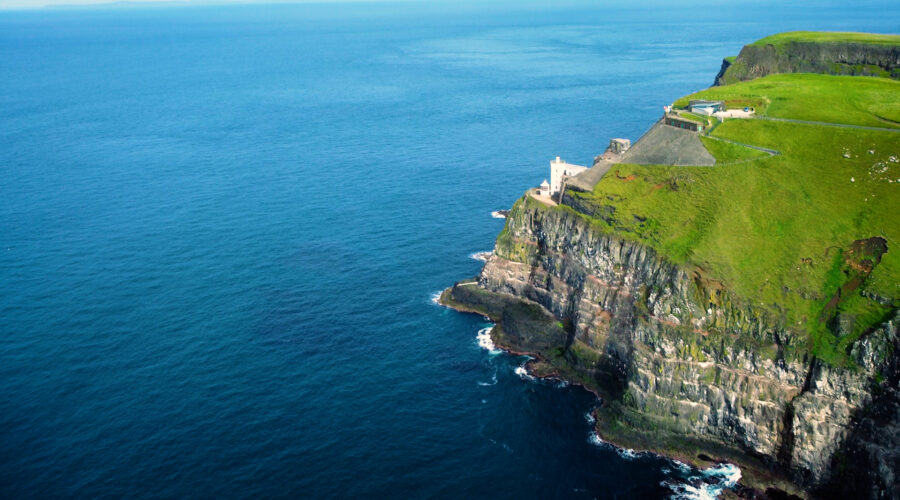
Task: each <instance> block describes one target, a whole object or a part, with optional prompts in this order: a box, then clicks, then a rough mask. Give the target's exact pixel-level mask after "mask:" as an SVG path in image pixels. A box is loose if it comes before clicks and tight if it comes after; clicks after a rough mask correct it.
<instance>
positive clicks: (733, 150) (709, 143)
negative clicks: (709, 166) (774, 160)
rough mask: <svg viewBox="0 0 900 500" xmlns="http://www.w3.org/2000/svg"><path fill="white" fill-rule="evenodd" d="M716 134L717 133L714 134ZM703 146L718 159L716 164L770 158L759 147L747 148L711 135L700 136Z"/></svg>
mask: <svg viewBox="0 0 900 500" xmlns="http://www.w3.org/2000/svg"><path fill="white" fill-rule="evenodd" d="M713 135H714V136H715V134H713ZM700 141H702V142H703V146H704V147H706V150H707V151H709V153H710V154H711V155H713V158H715V159H716V165H729V164H732V163H737V162H744V161H750V160H754V159H757V158H768V157H769V156H770V155H769V154H768V153H766V152H764V151H759V150H758V149H752V148H747V147H744V146H741V145H738V144H732V143H729V142H724V141H717V140H715V139H711V138H709V137H703V136H700Z"/></svg>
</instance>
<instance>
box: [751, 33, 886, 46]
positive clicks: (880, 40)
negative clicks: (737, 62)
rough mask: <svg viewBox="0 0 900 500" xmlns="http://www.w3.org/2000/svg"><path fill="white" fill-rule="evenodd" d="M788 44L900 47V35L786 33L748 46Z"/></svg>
mask: <svg viewBox="0 0 900 500" xmlns="http://www.w3.org/2000/svg"><path fill="white" fill-rule="evenodd" d="M789 42H813V43H848V42H852V43H868V44H874V45H900V35H881V34H877V33H852V32H845V33H841V32H833V31H788V32H786V33H779V34H777V35H772V36H768V37H766V38H763V39H761V40H757V41H756V42H753V43H751V44H750V45H774V46H776V47H778V46H781V45H784V44H786V43H789Z"/></svg>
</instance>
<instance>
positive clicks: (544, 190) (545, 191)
mask: <svg viewBox="0 0 900 500" xmlns="http://www.w3.org/2000/svg"><path fill="white" fill-rule="evenodd" d="M538 196H547V197H549V196H550V183H549V182H547V179H544V182H542V183H541V187H539V188H538Z"/></svg>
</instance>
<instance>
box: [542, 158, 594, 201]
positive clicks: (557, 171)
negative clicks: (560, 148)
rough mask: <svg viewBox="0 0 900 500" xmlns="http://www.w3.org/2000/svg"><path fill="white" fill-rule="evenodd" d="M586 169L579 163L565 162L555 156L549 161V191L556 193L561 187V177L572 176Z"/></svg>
mask: <svg viewBox="0 0 900 500" xmlns="http://www.w3.org/2000/svg"><path fill="white" fill-rule="evenodd" d="M587 169H588V168H587V167H582V166H581V165H573V164H571V163H566V162H564V161H562V160H560V159H559V156H557V157H556V159H555V160H552V161H551V162H550V193H551V194H556V193H558V192H559V190H560V189H562V181H563V177H572V176H574V175H578V174H580V173H581V172H584V171H585V170H587Z"/></svg>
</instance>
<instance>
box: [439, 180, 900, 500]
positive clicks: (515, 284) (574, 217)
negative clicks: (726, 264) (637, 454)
mask: <svg viewBox="0 0 900 500" xmlns="http://www.w3.org/2000/svg"><path fill="white" fill-rule="evenodd" d="M569 201H570V202H572V201H573V200H569ZM465 289H468V291H466V290H465ZM450 296H452V297H453V299H454V300H456V301H457V302H460V303H466V302H468V303H470V304H473V305H474V306H473V309H475V310H480V311H482V312H485V313H487V314H489V315H491V316H492V317H494V319H495V320H497V321H498V322H499V328H498V334H499V335H501V336H502V339H501V340H502V342H501V343H505V344H507V346H508V347H511V348H513V349H515V350H518V351H528V352H533V353H535V354H537V355H538V356H540V358H541V359H543V360H546V361H547V362H549V363H550V364H553V365H556V366H557V367H558V368H559V370H560V371H561V372H562V373H563V374H568V375H569V377H570V378H575V379H577V380H578V381H581V382H582V383H585V385H588V386H589V387H592V388H595V389H597V390H598V391H601V393H602V395H603V397H604V405H603V407H604V411H605V412H606V413H605V414H604V416H603V418H605V419H609V420H613V421H615V422H614V423H615V426H617V428H628V429H632V430H635V431H637V432H639V433H642V434H644V435H645V436H647V435H650V436H653V435H659V436H662V435H666V436H676V437H684V438H690V439H696V440H699V442H702V443H706V444H708V445H709V446H708V447H707V448H703V449H713V448H714V447H716V446H721V447H724V448H725V449H731V450H739V451H740V452H741V453H746V454H747V456H753V457H757V458H762V459H763V461H765V462H766V463H767V464H769V465H770V466H771V467H773V468H777V469H781V470H784V471H788V473H790V474H791V475H792V477H793V478H794V480H795V481H797V482H798V483H799V484H802V485H803V486H804V487H805V488H812V489H816V488H821V489H822V491H824V492H826V493H827V492H829V491H830V492H831V493H834V494H838V492H839V491H841V490H838V489H834V488H831V489H830V490H828V489H826V488H825V487H826V485H832V486H834V485H838V486H839V487H841V488H843V487H844V486H846V485H847V482H846V481H843V478H845V477H848V476H854V477H857V476H855V475H856V474H859V472H860V471H859V469H865V470H866V471H867V474H868V476H872V477H874V478H877V479H878V481H876V482H868V483H866V484H867V487H868V488H869V489H871V492H870V496H872V497H878V496H885V497H892V496H893V497H897V496H900V485H898V483H897V482H896V480H895V478H894V474H895V473H896V471H897V470H898V468H897V465H898V457H897V455H898V454H900V452H898V451H897V450H898V448H897V447H896V446H893V445H892V443H894V441H896V440H897V439H898V438H897V437H896V436H898V435H900V434H897V433H896V432H893V431H892V430H891V429H900V412H898V409H900V398H898V397H897V396H896V394H897V388H898V385H897V384H898V379H900V369H898V366H897V365H898V363H897V362H896V361H895V358H894V356H893V352H894V349H895V348H896V347H897V346H898V335H897V332H896V329H895V324H896V323H897V321H898V318H895V319H894V320H893V321H892V322H889V323H887V324H885V325H884V326H883V327H882V328H880V329H878V330H876V331H874V332H871V333H870V334H868V335H867V336H865V337H864V338H863V339H862V340H861V341H859V342H857V343H856V345H855V346H854V347H853V351H852V357H853V359H854V360H855V362H856V365H857V366H856V367H854V368H833V367H829V366H825V365H824V364H821V363H818V362H817V361H816V360H815V359H811V358H809V357H807V356H806V355H804V354H803V352H805V350H804V349H802V346H801V345H799V344H798V343H799V342H802V340H799V339H802V338H803V335H801V334H800V333H799V332H794V331H791V330H790V329H787V328H785V327H784V326H783V325H781V324H779V322H778V321H777V320H776V319H774V318H770V317H768V316H767V315H766V314H765V313H764V312H762V311H758V310H755V309H754V308H753V307H752V306H749V305H746V304H743V303H741V302H740V300H739V298H737V297H733V296H732V294H730V293H729V292H728V290H727V289H726V288H725V287H724V286H722V284H720V283H717V282H716V281H714V280H712V279H710V278H708V277H707V276H704V273H703V271H702V270H700V269H688V268H685V267H680V266H677V265H674V264H672V263H670V262H668V261H666V260H665V259H663V258H661V257H660V256H658V255H657V254H656V253H655V252H654V251H653V250H652V249H649V248H647V247H645V246H642V245H639V244H636V243H632V242H630V241H627V240H625V239H622V238H621V237H618V236H614V235H609V234H603V233H601V232H600V231H598V230H596V229H594V228H593V227H592V226H591V224H590V221H589V220H588V219H587V218H585V217H583V216H582V215H581V214H579V213H578V212H577V210H572V209H571V207H555V208H550V207H546V206H544V205H542V204H540V203H539V202H537V201H535V200H531V199H529V198H528V197H527V196H526V198H525V200H523V201H522V202H520V203H518V204H517V205H516V207H515V208H514V209H513V211H512V213H510V216H509V218H508V225H507V229H506V230H504V233H503V234H501V236H500V237H499V238H498V241H497V245H496V248H495V252H494V255H493V256H492V257H491V258H490V259H489V260H488V262H487V264H486V265H485V267H484V269H483V271H482V272H481V275H480V276H479V277H478V282H477V285H475V284H468V285H466V286H457V287H455V288H454V289H453V290H451V292H450ZM484 297H493V298H492V299H485V298H484ZM498 298H499V299H498ZM497 300H501V302H502V301H507V302H504V303H508V302H509V301H510V300H515V301H519V302H521V303H522V304H527V305H528V307H531V308H538V309H544V310H546V312H544V314H546V315H547V316H548V317H550V315H552V317H553V318H555V319H556V320H558V323H555V325H556V326H549V325H550V323H548V322H546V321H545V322H544V323H543V325H544V329H543V330H541V328H540V327H537V328H535V326H534V325H535V323H529V325H526V326H528V327H524V326H522V325H521V322H520V323H516V322H515V321H514V320H513V318H512V317H511V316H517V317H519V318H520V319H521V316H522V313H521V312H520V313H518V314H511V313H510V311H509V309H508V308H507V309H504V307H506V306H504V305H502V304H501V303H500V302H497ZM491 301H493V302H491ZM479 304H480V305H479ZM498 304H499V305H498ZM547 313H549V314H547ZM530 314H531V315H532V316H533V317H535V318H538V319H539V317H540V313H534V312H532V313H530ZM538 324H540V323H538ZM606 424H609V422H606ZM884 426H887V429H886V428H885V427H884ZM606 428H612V427H611V426H610V425H607V427H606ZM886 432H890V433H891V434H890V438H889V440H885V439H883V438H882V434H883V433H886ZM892 440H893V441H892ZM650 441H651V442H652V441H653V439H650ZM886 446H887V447H891V446H893V447H892V448H890V453H885V452H884V448H885V447H886ZM855 493H857V494H858V493H859V490H857V491H855Z"/></svg>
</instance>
